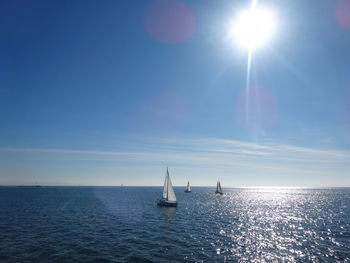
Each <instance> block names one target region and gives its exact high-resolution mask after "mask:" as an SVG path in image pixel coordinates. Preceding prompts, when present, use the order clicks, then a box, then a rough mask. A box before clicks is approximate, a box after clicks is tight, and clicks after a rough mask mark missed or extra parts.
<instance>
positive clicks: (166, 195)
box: [157, 168, 177, 207]
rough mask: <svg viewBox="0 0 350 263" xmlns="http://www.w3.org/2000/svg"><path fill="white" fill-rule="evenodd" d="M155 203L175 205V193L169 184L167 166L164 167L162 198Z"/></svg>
mask: <svg viewBox="0 0 350 263" xmlns="http://www.w3.org/2000/svg"><path fill="white" fill-rule="evenodd" d="M157 205H159V206H173V207H174V206H175V207H176V206H177V202H176V195H175V192H174V189H173V185H172V184H171V180H170V175H169V171H168V168H166V176H165V181H164V188H163V198H162V199H160V200H158V202H157Z"/></svg>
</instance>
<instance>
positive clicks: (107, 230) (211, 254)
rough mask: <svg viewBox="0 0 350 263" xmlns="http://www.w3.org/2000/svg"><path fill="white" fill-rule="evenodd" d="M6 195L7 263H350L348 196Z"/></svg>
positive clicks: (0, 191) (3, 258) (2, 248)
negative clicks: (162, 200) (167, 198)
mask: <svg viewBox="0 0 350 263" xmlns="http://www.w3.org/2000/svg"><path fill="white" fill-rule="evenodd" d="M224 191H225V194H224V195H223V196H217V195H215V194H214V188H212V189H210V188H196V187H193V192H192V193H190V194H185V193H184V192H183V188H175V192H176V195H177V198H178V207H177V208H160V207H157V206H156V199H157V198H158V197H160V195H161V192H162V189H161V188H160V187H159V188H157V187H153V188H152V187H123V188H121V187H0V262H225V261H226V262H336V261H339V262H350V189H349V188H341V189H340V188H339V189H295V188H294V189H276V188H274V189H267V188H260V189H253V188H247V189H224Z"/></svg>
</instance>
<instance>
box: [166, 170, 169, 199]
mask: <svg viewBox="0 0 350 263" xmlns="http://www.w3.org/2000/svg"><path fill="white" fill-rule="evenodd" d="M166 200H169V170H168V167H167V168H166Z"/></svg>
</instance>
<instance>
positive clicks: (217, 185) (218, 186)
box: [215, 181, 223, 195]
mask: <svg viewBox="0 0 350 263" xmlns="http://www.w3.org/2000/svg"><path fill="white" fill-rule="evenodd" d="M215 194H221V195H222V194H223V192H222V189H221V184H220V181H218V182H217V184H216V191H215Z"/></svg>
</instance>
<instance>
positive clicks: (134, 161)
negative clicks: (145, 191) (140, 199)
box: [0, 138, 350, 182]
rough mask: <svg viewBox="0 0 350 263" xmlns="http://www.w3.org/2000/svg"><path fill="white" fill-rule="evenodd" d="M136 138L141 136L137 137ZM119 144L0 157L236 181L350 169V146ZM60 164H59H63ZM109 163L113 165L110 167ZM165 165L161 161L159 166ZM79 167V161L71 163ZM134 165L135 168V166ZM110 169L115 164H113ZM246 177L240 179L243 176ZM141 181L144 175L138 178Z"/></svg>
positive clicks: (3, 151) (8, 152)
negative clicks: (217, 176) (115, 147)
mask: <svg viewBox="0 0 350 263" xmlns="http://www.w3.org/2000/svg"><path fill="white" fill-rule="evenodd" d="M137 141H139V140H137ZM120 148H123V150H115V151H112V150H111V151H100V150H98V149H91V150H80V149H56V148H53V149H49V148H0V156H1V157H2V159H3V160H7V161H9V162H11V161H12V162H13V163H17V164H18V163H21V162H25V163H27V162H29V161H31V162H36V161H37V162H38V163H39V162H45V161H46V162H50V163H51V164H52V163H53V164H54V163H55V162H60V163H61V164H62V162H63V163H64V164H65V163H67V162H69V163H74V162H77V161H79V162H83V164H81V166H84V163H89V164H88V165H89V167H93V168H96V169H106V167H109V168H111V167H112V168H113V167H114V168H115V170H114V171H120V169H122V171H123V173H126V174H124V177H125V175H127V171H128V169H129V170H130V171H132V172H131V177H132V176H133V174H135V173H136V172H135V171H136V170H138V171H139V173H140V174H142V173H143V171H144V169H145V167H147V168H148V169H150V168H152V167H153V168H154V169H156V168H157V167H158V168H159V167H162V166H170V167H171V166H174V167H175V166H176V167H177V168H176V169H177V170H179V171H183V173H184V174H187V173H190V174H193V175H195V174H203V173H208V174H209V173H212V172H213V171H214V172H215V171H216V172H217V173H220V174H223V175H225V174H226V175H227V176H228V175H230V174H232V173H233V171H234V174H235V175H237V176H238V177H239V176H241V178H238V179H239V180H240V181H242V178H244V177H246V176H258V177H261V176H265V175H268V176H273V175H279V176H282V177H283V176H289V177H291V176H297V177H300V176H313V175H319V176H326V175H329V176H344V175H345V174H346V172H347V170H349V169H350V151H344V150H338V149H316V148H308V147H300V146H295V145H286V144H271V143H270V144H258V143H250V142H244V141H238V140H223V139H215V138H200V139H196V138H195V139H193V138H192V139H191V138H187V139H183V138H182V139H180V138H159V139H157V138H144V139H143V140H142V141H141V142H140V143H139V144H138V143H137V142H133V143H132V144H130V145H129V144H128V143H124V144H123V145H122V147H120ZM64 164H63V165H64ZM112 168H111V169H112ZM162 168H163V167H162ZM74 169H75V170H76V171H77V172H79V165H75V168H74ZM135 169H136V170H135ZM112 170H113V169H112ZM243 181H244V180H243ZM141 182H142V180H141Z"/></svg>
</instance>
